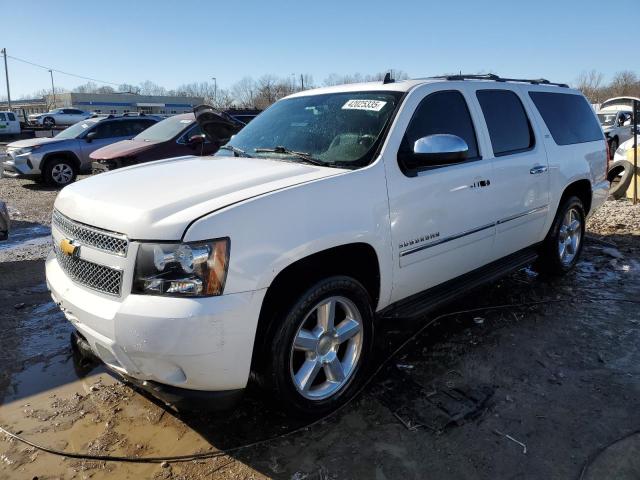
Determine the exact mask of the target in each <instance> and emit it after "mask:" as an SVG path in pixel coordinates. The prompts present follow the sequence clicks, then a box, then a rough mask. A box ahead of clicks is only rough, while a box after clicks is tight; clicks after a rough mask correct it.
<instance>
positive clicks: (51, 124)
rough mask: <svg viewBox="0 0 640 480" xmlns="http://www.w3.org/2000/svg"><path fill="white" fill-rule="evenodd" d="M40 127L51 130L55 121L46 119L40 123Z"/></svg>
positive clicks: (49, 118)
mask: <svg viewBox="0 0 640 480" xmlns="http://www.w3.org/2000/svg"><path fill="white" fill-rule="evenodd" d="M42 125H44V126H45V127H47V128H53V127H55V125H56V121H55V120H54V119H53V118H51V117H47V118H45V119H44V120H43V121H42Z"/></svg>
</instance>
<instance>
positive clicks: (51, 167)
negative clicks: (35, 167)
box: [42, 158, 78, 188]
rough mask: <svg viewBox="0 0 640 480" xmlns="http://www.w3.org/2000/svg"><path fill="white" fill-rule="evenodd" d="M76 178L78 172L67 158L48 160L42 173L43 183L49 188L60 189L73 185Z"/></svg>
mask: <svg viewBox="0 0 640 480" xmlns="http://www.w3.org/2000/svg"><path fill="white" fill-rule="evenodd" d="M77 176H78V170H77V168H76V166H75V164H74V163H73V161H71V160H69V159H67V158H52V159H51V160H48V161H47V163H46V164H45V167H44V170H43V171H42V178H43V180H44V182H45V183H46V184H47V185H49V186H51V187H58V188H62V187H64V186H66V185H69V184H70V183H73V182H74V181H75V179H76V177H77Z"/></svg>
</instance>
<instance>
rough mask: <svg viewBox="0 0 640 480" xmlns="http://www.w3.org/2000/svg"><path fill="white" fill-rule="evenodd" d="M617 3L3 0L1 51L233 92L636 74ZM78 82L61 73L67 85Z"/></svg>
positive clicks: (637, 4)
mask: <svg viewBox="0 0 640 480" xmlns="http://www.w3.org/2000/svg"><path fill="white" fill-rule="evenodd" d="M613 5H615V7H616V10H617V11H613V12H612V10H611V6H612V4H609V3H608V2H605V1H604V0H600V1H596V0H535V1H527V2H523V1H518V0H448V1H446V0H445V1H442V0H439V1H430V0H422V1H420V0H416V1H402V0H396V1H393V2H390V1H386V2H382V1H377V0H367V1H359V2H350V1H348V0H342V1H333V0H321V1H315V2H304V1H297V2H283V1H274V0H271V1H269V0H267V1H252V0H245V1H239V0H235V1H226V2H219V1H215V2H214V1H195V0H194V1H191V0H181V1H170V2H168V1H167V2H165V1H148V0H135V1H134V0H128V1H120V0H110V1H71V0H70V1H57V2H43V1H37V2H36V1H29V0H18V1H13V0H2V1H1V2H0V9H1V10H2V14H3V15H2V16H3V19H4V21H3V22H2V28H1V29H0V32H1V33H0V47H6V48H7V50H8V53H9V55H14V56H16V57H20V58H24V59H27V60H30V61H33V62H36V63H40V64H43V65H46V66H51V67H53V68H57V69H60V70H64V71H69V72H72V73H77V74H80V75H85V76H88V77H95V78H98V79H103V80H108V81H112V82H115V83H125V82H126V83H131V84H138V83H140V82H142V81H144V80H152V81H154V82H156V83H158V84H160V85H163V86H165V87H167V88H173V87H176V86H178V85H180V84H184V83H190V82H196V81H197V82H200V81H206V80H209V79H210V78H211V77H213V76H215V77H217V80H218V86H219V88H228V87H229V86H231V84H232V83H234V82H235V81H237V80H239V79H240V78H242V77H244V76H253V77H259V76H260V75H262V74H265V73H272V74H276V75H278V76H290V75H291V73H295V74H297V75H299V74H300V73H309V74H311V75H313V78H314V81H315V83H316V84H318V83H321V81H322V80H323V79H324V78H325V77H327V76H328V75H329V74H330V73H333V72H335V73H340V74H347V73H355V72H360V73H363V74H364V73H374V72H378V71H383V70H386V69H389V68H396V69H401V70H404V71H406V72H407V73H409V75H410V76H412V77H419V76H428V75H434V74H439V73H443V72H457V71H459V70H462V71H465V72H477V71H481V70H484V71H488V70H491V71H495V72H497V73H499V74H501V75H503V76H516V77H535V78H538V77H541V76H542V77H545V78H549V79H550V80H554V81H562V82H572V81H573V80H575V78H576V77H577V76H578V74H579V73H580V72H581V71H583V70H589V69H596V70H599V71H601V72H603V73H604V74H605V75H606V76H607V78H608V77H610V76H611V75H612V74H613V73H615V72H616V71H619V70H623V69H632V70H633V69H635V70H636V71H638V69H639V68H638V67H640V56H639V55H638V53H637V52H638V51H639V50H638V45H640V39H638V40H636V41H632V40H631V39H630V38H625V37H624V36H620V35H617V34H616V33H614V24H617V27H622V22H623V21H624V22H625V23H627V24H628V25H629V27H630V29H631V28H633V29H635V30H636V32H638V28H639V26H640V1H639V0H616V1H615V2H614V4H613ZM615 19H618V20H615ZM614 20H615V21H614ZM633 52H635V53H633ZM9 70H10V74H11V78H10V81H11V91H12V97H18V96H20V95H24V94H29V93H31V92H33V91H36V90H39V89H43V88H50V79H49V74H48V72H46V71H45V70H41V69H38V68H35V67H32V66H28V65H24V64H21V63H18V62H16V61H14V60H11V59H9ZM2 73H4V72H2ZM639 73H640V72H639ZM0 78H1V80H0V95H1V96H4V94H5V91H6V90H5V85H4V75H2V76H1V77H0ZM80 83H84V81H83V80H79V79H74V78H72V77H66V76H64V75H60V74H58V75H56V85H60V86H63V87H66V88H73V87H74V86H76V85H78V84H80Z"/></svg>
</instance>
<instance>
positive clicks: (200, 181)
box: [55, 156, 345, 240]
mask: <svg viewBox="0 0 640 480" xmlns="http://www.w3.org/2000/svg"><path fill="white" fill-rule="evenodd" d="M344 172H345V170H342V169H336V168H328V167H316V166H313V165H306V164H301V163H293V162H285V161H279V160H270V159H265V158H244V157H226V156H221V157H181V158H173V159H168V160H160V161H157V162H151V163H147V164H142V165H135V166H132V167H129V168H124V169H120V170H115V171H113V172H108V173H102V174H99V175H96V176H93V177H90V178H88V179H86V180H82V181H79V182H76V183H74V184H71V185H69V186H68V187H66V188H64V189H63V190H62V191H61V192H60V194H59V195H58V198H57V199H56V202H55V208H57V209H58V210H59V211H60V212H62V213H63V214H64V215H66V216H68V217H69V218H71V219H73V220H77V221H79V222H82V223H86V224H88V225H93V226H96V227H100V228H104V229H107V230H111V231H114V232H119V233H124V234H126V235H127V236H128V237H129V238H131V239H134V240H179V239H181V238H182V236H183V234H184V232H185V229H186V228H187V226H188V225H189V224H190V223H191V222H192V221H193V220H195V219H197V218H199V217H201V216H203V215H206V214H208V213H210V212H213V211H215V210H218V209H220V208H223V207H226V206H228V205H231V204H233V203H237V202H240V201H242V200H246V199H248V198H251V197H255V196H258V195H261V194H264V193H268V192H272V191H275V190H280V189H282V188H286V187H289V186H291V185H296V184H299V183H304V182H309V181H312V180H316V179H320V178H324V177H329V176H333V175H337V174H340V173H344Z"/></svg>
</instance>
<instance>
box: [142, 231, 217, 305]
mask: <svg viewBox="0 0 640 480" xmlns="http://www.w3.org/2000/svg"><path fill="white" fill-rule="evenodd" d="M228 266H229V239H228V238H221V239H218V240H212V241H210V242H195V243H143V244H141V245H140V247H139V248H138V256H137V258H136V268H135V275H134V278H133V288H132V293H139V294H146V295H168V296H188V297H207V296H213V295H222V292H223V291H224V283H225V281H226V279H227V268H228Z"/></svg>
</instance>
